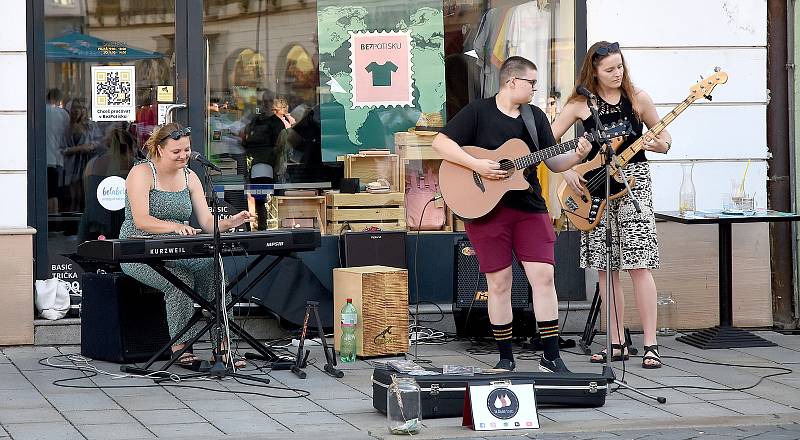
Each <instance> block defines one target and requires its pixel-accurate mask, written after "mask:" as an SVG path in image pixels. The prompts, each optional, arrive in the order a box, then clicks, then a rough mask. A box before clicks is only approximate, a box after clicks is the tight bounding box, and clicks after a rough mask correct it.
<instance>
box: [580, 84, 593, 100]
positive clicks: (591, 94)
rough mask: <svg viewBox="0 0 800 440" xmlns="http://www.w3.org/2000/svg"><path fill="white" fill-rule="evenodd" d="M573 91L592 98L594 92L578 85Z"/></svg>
mask: <svg viewBox="0 0 800 440" xmlns="http://www.w3.org/2000/svg"><path fill="white" fill-rule="evenodd" d="M575 91H576V92H578V94H579V95H581V96H585V97H587V98H589V99H594V93H592V92H590V91H589V89H587V88H586V87H584V86H578V88H577V89H575Z"/></svg>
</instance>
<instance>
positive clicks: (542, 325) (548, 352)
mask: <svg viewBox="0 0 800 440" xmlns="http://www.w3.org/2000/svg"><path fill="white" fill-rule="evenodd" d="M536 324H537V325H538V326H539V337H540V338H541V340H542V348H543V349H544V357H546V358H547V359H548V360H551V361H552V360H553V359H555V358H557V357H560V356H559V354H558V319H554V320H552V321H537V322H536Z"/></svg>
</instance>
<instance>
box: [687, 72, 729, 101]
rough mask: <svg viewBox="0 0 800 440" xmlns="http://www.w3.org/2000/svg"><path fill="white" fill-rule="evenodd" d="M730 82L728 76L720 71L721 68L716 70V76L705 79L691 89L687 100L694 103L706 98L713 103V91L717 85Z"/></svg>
mask: <svg viewBox="0 0 800 440" xmlns="http://www.w3.org/2000/svg"><path fill="white" fill-rule="evenodd" d="M726 82H728V74H727V73H725V72H723V71H722V70H720V68H719V67H716V68H714V74H712V75H709V76H708V77H706V78H703V79H701V80H700V82H698V83H697V84H695V85H694V86H692V88H690V89H689V97H688V98H687V100H688V101H689V102H690V103H692V102H694V101H697V100H698V99H700V98H706V99H708V100H709V101H711V91H712V90H714V87H716V86H717V84H725V83H726Z"/></svg>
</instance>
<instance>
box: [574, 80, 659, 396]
mask: <svg viewBox="0 0 800 440" xmlns="http://www.w3.org/2000/svg"><path fill="white" fill-rule="evenodd" d="M587 101H588V102H589V110H591V112H592V117H593V118H594V123H595V126H596V127H597V128H596V130H597V134H598V138H599V141H600V142H599V143H600V144H601V148H600V151H599V152H598V154H603V155H604V156H603V160H604V162H605V169H606V194H605V197H606V209H605V213H604V216H605V217H604V221H605V228H606V239H605V245H606V301H605V302H606V363H605V365H604V366H603V376H604V377H605V378H606V379H607V380H608V383H609V384H610V383H616V384H617V385H618V386H620V387H623V388H625V389H628V390H631V391H633V392H635V393H637V394H639V395H641V396H643V397H647V398H649V399H653V400H655V401H657V402H658V403H666V401H667V399H666V398H665V397H660V396H659V397H656V396H653V395H650V394H647V393H645V392H644V391H641V390H638V389H636V388H634V387H632V386H630V385H628V384H627V383H625V382H624V381H622V380H617V378H616V376H614V370H613V369H612V368H611V358H612V357H613V356H614V351H613V349H612V348H611V302H612V300H611V298H613V297H614V291H613V290H612V283H611V278H612V277H611V248H612V246H613V242H612V239H611V225H610V214H609V208H610V202H611V200H610V199H611V175H612V174H613V173H614V169H613V168H612V167H616V172H618V173H619V175H620V177H621V178H622V181H623V183H624V184H625V188H627V189H628V196H630V198H631V200H632V201H633V206H634V208H636V212H639V213H641V212H642V210H641V208H640V207H639V201H638V200H636V197H634V195H633V192H632V191H631V187H630V184H629V183H628V177H627V176H626V175H625V172H624V171H623V169H622V167H621V166H620V162H619V158H618V157H617V155H616V153H615V152H614V148H613V147H612V146H611V139H609V138H608V136H607V135H606V134H605V130H603V123H602V122H601V121H600V114H599V113H598V111H597V97H596V96H594V95H591V96H589V97H588V98H587ZM604 151H605V152H604ZM614 313H616V302H615V304H614ZM617 324H619V323H617ZM614 330H615V331H617V330H618V329H614ZM621 342H624V338H623V339H621ZM624 349H625V348H624V347H623V350H624Z"/></svg>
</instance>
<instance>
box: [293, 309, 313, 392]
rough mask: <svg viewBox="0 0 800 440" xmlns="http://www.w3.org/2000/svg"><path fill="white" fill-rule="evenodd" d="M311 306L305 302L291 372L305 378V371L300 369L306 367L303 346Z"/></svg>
mask: <svg viewBox="0 0 800 440" xmlns="http://www.w3.org/2000/svg"><path fill="white" fill-rule="evenodd" d="M312 307H313V306H312V305H311V304H310V303H306V315H305V316H304V317H303V329H302V330H301V331H300V341H299V343H298V344H297V357H296V358H295V360H294V366H293V367H292V373H294V374H295V375H296V376H297V377H299V378H300V379H305V378H306V372H305V371H303V370H302V369H303V368H305V367H306V359H307V358H308V352H306V353H305V355H303V346H304V345H305V342H306V333H307V332H308V318H309V317H310V316H311V308H312Z"/></svg>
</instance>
